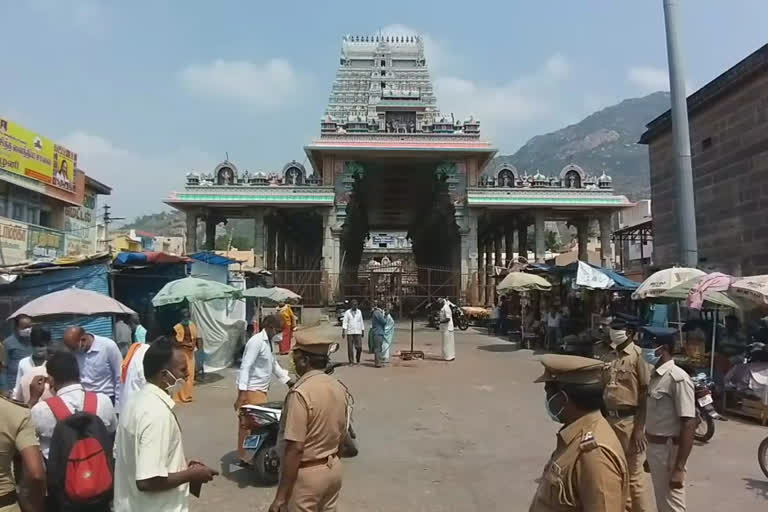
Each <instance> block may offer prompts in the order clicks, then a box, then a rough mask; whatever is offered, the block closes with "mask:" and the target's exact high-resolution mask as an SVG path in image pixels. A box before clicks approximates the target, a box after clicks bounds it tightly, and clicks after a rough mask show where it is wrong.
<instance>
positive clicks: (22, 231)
mask: <svg viewBox="0 0 768 512" xmlns="http://www.w3.org/2000/svg"><path fill="white" fill-rule="evenodd" d="M0 254H1V255H2V256H1V257H0V263H1V264H3V265H15V264H17V263H21V262H22V261H26V259H27V226H26V224H19V223H17V222H12V221H10V220H7V219H0Z"/></svg>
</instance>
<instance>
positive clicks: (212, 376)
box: [195, 373, 224, 386]
mask: <svg viewBox="0 0 768 512" xmlns="http://www.w3.org/2000/svg"><path fill="white" fill-rule="evenodd" d="M223 378H224V376H223V375H222V374H220V373H206V374H204V375H198V376H196V377H195V385H196V386H205V385H206V384H215V383H217V382H219V381H220V380H221V379H223Z"/></svg>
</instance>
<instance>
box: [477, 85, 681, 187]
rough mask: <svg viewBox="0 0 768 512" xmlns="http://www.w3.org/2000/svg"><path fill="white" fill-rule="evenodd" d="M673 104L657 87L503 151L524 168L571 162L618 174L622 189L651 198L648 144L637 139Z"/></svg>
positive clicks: (545, 169) (551, 170) (553, 169)
mask: <svg viewBox="0 0 768 512" xmlns="http://www.w3.org/2000/svg"><path fill="white" fill-rule="evenodd" d="M668 109H669V93H667V92H656V93H653V94H650V95H648V96H644V97H642V98H632V99H627V100H624V101H622V102H621V103H618V104H616V105H612V106H610V107H607V108H604V109H602V110H600V111H598V112H595V113H594V114H591V115H590V116H588V117H586V118H585V119H583V120H582V121H580V122H578V123H576V124H572V125H570V126H566V127H565V128H562V129H560V130H557V131H555V132H552V133H547V134H544V135H537V136H536V137H533V138H532V139H531V140H529V141H528V142H527V143H526V144H525V145H523V147H521V148H520V149H519V150H518V151H517V152H515V154H513V155H500V156H497V157H496V158H495V159H494V161H493V162H492V163H491V165H489V166H488V168H489V169H492V168H493V163H499V162H507V163H511V164H512V165H514V166H515V167H517V168H518V169H519V170H520V171H521V172H522V171H526V172H528V173H529V174H535V173H536V172H537V171H541V172H542V173H543V174H546V175H556V174H558V173H559V172H560V170H561V169H562V168H563V167H565V166H566V165H567V164H569V163H574V164H576V165H578V166H580V167H582V168H583V169H584V170H585V171H586V172H587V173H589V174H594V175H598V176H599V175H600V174H602V173H603V171H605V173H606V174H607V175H609V176H611V177H612V178H613V185H614V188H615V189H616V191H617V192H619V193H621V194H625V195H627V196H628V197H629V198H630V199H633V200H637V199H647V198H649V197H650V173H649V166H648V148H647V147H646V146H642V145H640V144H638V143H637V141H638V140H639V139H640V135H642V133H643V132H644V131H645V125H646V124H647V123H648V122H649V121H651V120H652V119H654V118H655V117H657V116H658V115H660V114H662V113H663V112H665V111H667V110H668Z"/></svg>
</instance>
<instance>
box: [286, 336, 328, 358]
mask: <svg viewBox="0 0 768 512" xmlns="http://www.w3.org/2000/svg"><path fill="white" fill-rule="evenodd" d="M294 339H295V340H296V345H295V346H294V347H293V349H294V350H301V351H302V352H306V353H308V354H317V355H321V356H327V355H328V353H329V352H330V349H331V345H333V344H334V342H332V341H328V340H326V339H324V338H320V337H315V336H306V335H301V336H298V335H297V336H295V338H294Z"/></svg>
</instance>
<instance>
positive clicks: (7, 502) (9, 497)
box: [0, 491, 18, 508]
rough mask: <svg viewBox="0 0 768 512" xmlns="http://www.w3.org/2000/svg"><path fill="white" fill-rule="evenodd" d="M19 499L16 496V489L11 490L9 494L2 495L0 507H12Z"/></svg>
mask: <svg viewBox="0 0 768 512" xmlns="http://www.w3.org/2000/svg"><path fill="white" fill-rule="evenodd" d="M17 501H18V499H17V498H16V491H11V492H9V493H8V494H3V495H2V496H0V508H4V507H10V506H11V505H15V504H16V502H17Z"/></svg>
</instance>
